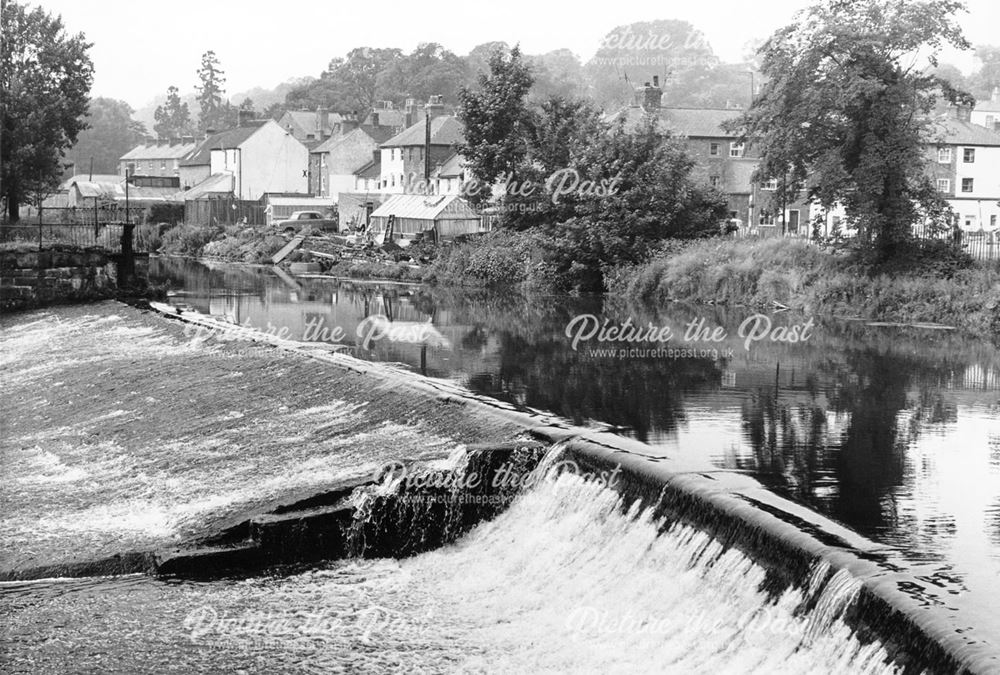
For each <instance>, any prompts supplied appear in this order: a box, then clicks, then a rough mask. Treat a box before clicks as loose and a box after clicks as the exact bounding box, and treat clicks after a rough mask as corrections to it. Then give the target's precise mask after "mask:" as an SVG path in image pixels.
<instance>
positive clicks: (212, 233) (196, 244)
mask: <svg viewBox="0 0 1000 675" xmlns="http://www.w3.org/2000/svg"><path fill="white" fill-rule="evenodd" d="M222 234H223V230H222V228H220V227H215V226H212V225H177V226H175V227H172V228H170V229H169V230H167V231H166V232H164V233H163V237H162V245H161V246H162V251H163V252H164V253H171V254H173V255H190V256H197V255H201V254H202V251H203V249H204V248H205V245H206V244H208V243H209V242H210V241H212V240H214V239H216V238H217V237H219V236H220V235H222Z"/></svg>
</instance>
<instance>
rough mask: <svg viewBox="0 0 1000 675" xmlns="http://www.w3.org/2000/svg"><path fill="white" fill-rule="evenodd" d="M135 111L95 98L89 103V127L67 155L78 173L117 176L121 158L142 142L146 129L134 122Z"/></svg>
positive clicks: (106, 99) (108, 99)
mask: <svg viewBox="0 0 1000 675" xmlns="http://www.w3.org/2000/svg"><path fill="white" fill-rule="evenodd" d="M132 112H133V111H132V108H131V106H129V104H128V103H126V102H125V101H116V100H115V99H113V98H95V99H92V100H91V101H90V109H89V112H88V117H87V119H88V122H89V123H90V126H89V127H88V128H87V129H84V130H83V131H81V132H80V134H79V136H77V141H76V145H74V146H73V148H72V149H71V150H70V151H69V152H68V153H67V154H66V158H67V159H68V160H72V162H73V163H74V164H75V165H76V172H77V173H86V172H88V171H89V170H90V166H91V160H93V167H94V172H95V173H117V172H118V158H119V157H121V156H122V155H124V154H125V153H126V152H128V151H129V150H131V149H132V148H134V147H135V146H136V145H137V144H139V143H140V142H142V138H143V136H145V135H146V127H145V126H144V125H143V124H142V123H141V122H137V121H135V120H134V119H132Z"/></svg>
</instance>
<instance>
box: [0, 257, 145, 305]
mask: <svg viewBox="0 0 1000 675" xmlns="http://www.w3.org/2000/svg"><path fill="white" fill-rule="evenodd" d="M115 257H116V256H114V255H113V254H110V253H108V252H107V251H104V250H102V249H79V248H51V249H43V250H41V251H2V252H0V312H11V311H17V310H21V309H30V308H33V307H43V306H46V305H54V304H62V303H72V302H87V301H92V300H103V299H106V298H112V297H115V296H116V295H117V291H118V289H117V283H116V281H117V264H116V260H115ZM141 269H142V265H140V264H137V265H136V271H137V276H140V277H142V276H144V275H143V274H142V272H141Z"/></svg>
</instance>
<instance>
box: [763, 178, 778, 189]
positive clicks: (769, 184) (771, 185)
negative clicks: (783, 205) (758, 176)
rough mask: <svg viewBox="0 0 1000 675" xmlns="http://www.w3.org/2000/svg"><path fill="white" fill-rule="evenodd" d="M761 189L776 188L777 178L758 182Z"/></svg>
mask: <svg viewBox="0 0 1000 675" xmlns="http://www.w3.org/2000/svg"><path fill="white" fill-rule="evenodd" d="M760 189H761V190H777V189H778V179H777V178H772V179H771V180H766V181H764V182H763V183H761V184H760Z"/></svg>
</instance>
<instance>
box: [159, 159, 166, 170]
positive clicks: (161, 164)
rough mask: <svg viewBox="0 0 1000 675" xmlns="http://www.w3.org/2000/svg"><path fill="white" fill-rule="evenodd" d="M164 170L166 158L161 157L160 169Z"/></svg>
mask: <svg viewBox="0 0 1000 675" xmlns="http://www.w3.org/2000/svg"><path fill="white" fill-rule="evenodd" d="M166 170H167V160H165V159H162V160H160V171H166Z"/></svg>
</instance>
